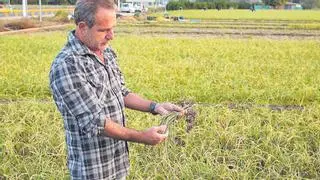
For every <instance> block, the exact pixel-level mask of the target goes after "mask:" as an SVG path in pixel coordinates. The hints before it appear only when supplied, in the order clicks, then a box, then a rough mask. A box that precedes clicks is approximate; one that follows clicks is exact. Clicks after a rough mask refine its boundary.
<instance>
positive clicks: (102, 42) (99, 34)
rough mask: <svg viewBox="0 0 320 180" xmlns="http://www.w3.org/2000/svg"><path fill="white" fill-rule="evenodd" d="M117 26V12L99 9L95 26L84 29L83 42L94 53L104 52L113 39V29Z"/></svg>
mask: <svg viewBox="0 0 320 180" xmlns="http://www.w3.org/2000/svg"><path fill="white" fill-rule="evenodd" d="M115 25H116V12H115V10H110V9H105V8H98V10H97V13H96V16H95V24H94V25H93V27H92V28H89V27H88V26H87V25H85V27H84V28H83V29H82V32H83V41H84V43H85V44H86V45H87V46H88V47H89V49H91V50H92V51H103V50H104V49H105V47H106V45H108V42H109V41H110V40H112V39H113V28H114V27H115Z"/></svg>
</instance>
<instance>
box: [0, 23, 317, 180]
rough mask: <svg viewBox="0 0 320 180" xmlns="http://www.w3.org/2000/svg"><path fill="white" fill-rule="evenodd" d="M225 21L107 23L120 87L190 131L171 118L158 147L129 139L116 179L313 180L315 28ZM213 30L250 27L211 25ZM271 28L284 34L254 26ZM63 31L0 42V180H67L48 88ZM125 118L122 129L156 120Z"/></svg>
mask: <svg viewBox="0 0 320 180" xmlns="http://www.w3.org/2000/svg"><path fill="white" fill-rule="evenodd" d="M232 21H233V20H232V19H230V20H221V21H218V22H221V24H219V23H217V24H215V23H214V22H213V21H210V22H211V23H210V22H209V21H201V22H199V23H198V24H193V23H192V22H189V23H188V22H185V23H184V24H183V23H172V22H158V23H154V22H148V23H141V22H132V23H124V22H120V23H119V24H118V27H117V28H116V37H115V39H114V40H113V41H112V43H111V45H112V47H113V48H114V49H115V50H116V52H117V54H118V57H119V64H120V66H121V69H122V71H123V73H124V75H125V78H126V82H127V86H128V87H129V88H130V89H131V90H132V91H134V92H137V93H138V94H140V95H142V96H144V97H146V98H150V99H153V100H155V101H158V102H165V101H172V102H175V103H177V104H180V103H182V104H186V103H189V104H192V105H193V106H192V108H193V110H194V111H195V112H196V115H195V119H194V122H193V124H192V127H191V128H190V126H189V124H188V123H187V122H186V121H185V119H184V118H182V119H180V120H179V121H177V122H175V123H174V124H172V125H171V126H170V130H169V137H168V139H167V140H166V141H165V142H164V143H162V144H160V145H158V146H154V147H153V146H146V145H142V144H135V143H130V144H129V146H130V147H129V149H130V164H131V169H130V176H129V177H128V179H220V178H228V179H279V178H280V179H319V178H320V73H319V69H320V51H319V49H320V41H319V38H317V37H316V35H317V33H318V32H319V31H318V30H316V29H314V30H310V28H309V27H307V28H301V29H299V28H298V29H288V27H289V26H288V24H297V22H296V21H295V20H292V21H286V22H284V21H278V20H270V21H268V22H269V23H270V24H268V23H262V22H261V21H255V20H245V19H243V20H239V21H235V23H232ZM271 21H272V22H271ZM223 22H225V24H227V25H232V24H233V25H234V26H237V23H238V24H241V25H242V26H244V25H243V23H242V22H247V23H248V24H251V26H252V28H251V29H249V30H246V31H245V32H247V34H246V33H243V34H241V33H240V32H243V31H244V28H242V27H240V26H237V27H239V29H233V28H232V27H231V28H230V27H225V28H216V27H212V26H213V25H217V26H222V25H223ZM227 22H231V23H230V24H228V23H227ZM271 23H277V24H276V25H275V26H276V27H279V28H281V27H284V28H285V30H284V29H279V28H275V29H271V30H267V29H262V30H261V29H259V30H258V31H259V32H260V33H261V34H259V33H258V31H257V30H255V29H254V27H258V26H270V27H272V26H273V25H272V24H271ZM279 23H283V24H285V25H283V26H280V25H279ZM308 23H310V22H309V21H308ZM300 24H302V25H304V24H305V23H304V22H300ZM197 25H200V26H203V27H198V26H197ZM277 25H278V26H277ZM181 26H182V27H181ZM185 26H192V27H185ZM193 26H194V27H193ZM199 29H200V31H202V32H203V31H205V29H206V32H211V34H210V33H207V34H205V33H197V32H199ZM161 32H162V33H161ZM173 32H176V33H173ZM214 32H216V33H218V32H220V33H221V34H220V35H216V34H214ZM227 32H230V33H231V32H233V33H235V32H239V33H238V34H237V35H235V34H226V33H227ZM248 32H255V33H256V34H255V35H253V34H251V35H249V34H248ZM263 32H267V33H268V32H269V33H271V34H269V35H268V36H264V35H263V34H264V33H263ZM275 32H284V33H286V32H287V34H284V35H281V36H280V35H277V34H276V33H275ZM296 32H298V33H296ZM299 32H300V34H299ZM272 33H273V34H272ZM312 33H315V34H316V35H314V36H310V37H309V36H307V35H310V34H312ZM288 34H289V35H288ZM301 34H307V35H305V36H303V35H301ZM66 35H67V30H65V31H56V32H40V33H31V34H18V35H6V36H0V49H1V53H0V179H6V178H7V179H67V178H68V171H67V166H66V147H65V139H64V130H63V122H62V121H63V120H62V118H61V116H60V114H59V112H58V111H57V109H56V107H55V105H54V103H53V100H52V98H51V93H50V90H49V87H48V72H49V68H50V65H51V62H52V60H53V59H54V57H55V55H56V54H57V53H58V52H59V50H60V49H61V48H62V46H63V44H64V43H65V40H66ZM307 37H309V38H307ZM126 113H127V119H128V126H129V127H130V128H136V129H139V130H143V129H145V128H148V127H151V126H155V125H159V124H160V121H161V117H159V116H153V115H151V114H147V113H141V112H135V111H132V110H127V111H126ZM187 128H189V130H187ZM190 129H191V130H190Z"/></svg>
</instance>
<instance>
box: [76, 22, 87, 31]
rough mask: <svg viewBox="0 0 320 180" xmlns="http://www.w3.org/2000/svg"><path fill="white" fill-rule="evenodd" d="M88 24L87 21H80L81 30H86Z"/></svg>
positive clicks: (79, 27)
mask: <svg viewBox="0 0 320 180" xmlns="http://www.w3.org/2000/svg"><path fill="white" fill-rule="evenodd" d="M87 28H88V26H87V24H86V23H85V22H83V21H82V22H79V23H78V29H79V30H80V32H82V33H83V32H85V31H86V30H87Z"/></svg>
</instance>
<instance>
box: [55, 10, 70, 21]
mask: <svg viewBox="0 0 320 180" xmlns="http://www.w3.org/2000/svg"><path fill="white" fill-rule="evenodd" d="M68 16H69V12H67V11H62V10H59V11H57V13H56V14H55V16H54V17H53V19H54V20H55V21H59V22H70V19H69V18H68Z"/></svg>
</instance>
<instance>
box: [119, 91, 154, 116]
mask: <svg viewBox="0 0 320 180" xmlns="http://www.w3.org/2000/svg"><path fill="white" fill-rule="evenodd" d="M151 102H152V101H150V100H146V99H143V98H142V97H140V96H139V95H137V94H135V93H129V94H128V95H127V96H126V97H124V103H125V105H126V107H127V108H130V109H134V110H139V111H143V112H149V108H150V104H151Z"/></svg>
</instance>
